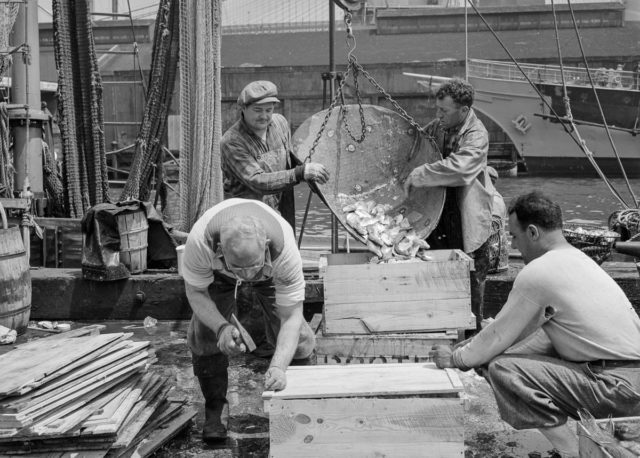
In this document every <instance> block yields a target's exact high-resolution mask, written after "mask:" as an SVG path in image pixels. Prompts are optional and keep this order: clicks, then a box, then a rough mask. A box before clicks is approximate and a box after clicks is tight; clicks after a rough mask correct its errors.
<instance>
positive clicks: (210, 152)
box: [180, 0, 224, 231]
mask: <svg viewBox="0 0 640 458" xmlns="http://www.w3.org/2000/svg"><path fill="white" fill-rule="evenodd" d="M220 4H221V2H220V1H219V0H216V1H211V0H180V82H181V84H180V99H181V105H180V113H181V116H182V119H181V123H182V132H181V137H180V220H181V221H180V228H181V230H185V231H188V230H189V229H190V228H191V226H192V225H193V223H195V221H196V220H197V219H198V218H199V217H200V216H201V215H202V214H203V213H204V212H205V211H206V210H208V209H209V208H210V207H211V206H213V205H214V204H217V203H218V202H221V201H222V200H223V197H224V196H223V190H222V167H221V158H220V138H221V137H222V119H221V118H222V116H221V88H220V37H221V30H222V24H221V6H220Z"/></svg>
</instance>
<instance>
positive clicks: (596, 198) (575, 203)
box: [296, 177, 640, 236]
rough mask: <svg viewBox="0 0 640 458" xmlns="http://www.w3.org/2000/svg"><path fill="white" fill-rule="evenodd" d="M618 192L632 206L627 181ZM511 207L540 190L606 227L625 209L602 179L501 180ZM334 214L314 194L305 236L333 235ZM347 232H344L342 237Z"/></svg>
mask: <svg viewBox="0 0 640 458" xmlns="http://www.w3.org/2000/svg"><path fill="white" fill-rule="evenodd" d="M611 182H612V184H613V186H614V188H615V189H617V190H618V192H619V193H620V194H621V195H622V197H623V198H624V199H625V200H626V201H627V203H629V204H631V202H632V199H631V197H630V195H629V192H628V191H627V187H626V184H625V182H624V180H623V179H621V178H620V179H612V180H611ZM630 184H631V188H632V189H633V192H634V193H636V197H640V178H636V179H632V180H630ZM496 187H497V189H498V191H499V192H500V194H502V196H503V197H504V200H505V202H506V203H507V205H508V204H509V202H510V201H511V199H513V198H514V197H516V196H517V195H519V194H524V193H526V192H530V191H534V190H540V191H542V192H544V193H546V194H547V195H549V197H551V198H552V199H554V200H555V201H556V202H558V203H559V204H560V207H561V208H562V214H563V217H564V220H565V221H570V220H576V219H579V220H584V221H583V222H585V221H587V222H591V223H593V224H599V225H606V224H607V219H608V218H609V215H611V214H612V213H613V212H614V211H617V210H622V209H624V207H623V206H622V204H620V203H619V201H618V200H617V199H616V198H615V197H614V195H613V194H612V193H611V192H610V191H609V189H608V188H607V187H606V185H605V184H604V181H602V180H601V179H599V178H557V177H554V178H547V177H514V178H500V179H499V180H498V182H497V183H496ZM308 195H309V190H308V188H307V186H304V185H300V186H298V187H297V189H296V227H297V228H298V230H299V228H300V227H301V224H302V218H303V216H304V211H305V207H306V204H307V197H308ZM330 216H331V212H330V211H329V210H328V209H327V207H326V206H325V205H324V204H323V203H322V201H321V200H320V198H319V197H318V196H316V195H313V197H312V200H311V206H310V208H309V215H308V217H307V223H306V226H305V230H304V234H305V235H309V236H330V235H331V218H330ZM343 231H344V230H341V232H340V233H341V234H342V233H343Z"/></svg>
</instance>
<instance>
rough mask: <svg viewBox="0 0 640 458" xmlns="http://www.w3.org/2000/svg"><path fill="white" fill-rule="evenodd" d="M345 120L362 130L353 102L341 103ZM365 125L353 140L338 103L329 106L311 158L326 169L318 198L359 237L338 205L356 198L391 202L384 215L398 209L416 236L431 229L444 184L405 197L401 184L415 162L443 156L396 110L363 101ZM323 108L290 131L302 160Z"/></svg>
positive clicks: (315, 134)
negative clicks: (344, 110) (328, 177)
mask: <svg viewBox="0 0 640 458" xmlns="http://www.w3.org/2000/svg"><path fill="white" fill-rule="evenodd" d="M346 108H347V115H346V119H347V121H348V125H349V127H350V130H351V132H353V134H354V136H355V137H356V138H360V135H361V129H362V128H361V123H360V114H359V111H358V106H357V105H346ZM362 108H363V111H364V119H365V125H366V136H365V139H364V141H362V142H361V143H357V142H356V141H354V140H353V139H352V138H351V137H350V135H349V133H348V132H347V130H346V128H345V125H344V121H345V119H344V116H343V114H342V113H341V110H340V107H335V108H333V110H332V112H331V116H330V117H329V119H328V122H327V125H326V127H325V129H324V130H323V132H322V135H321V137H320V140H319V142H318V145H317V147H316V149H315V151H314V152H313V154H312V157H311V161H312V162H319V163H321V164H323V165H324V166H325V167H327V169H328V170H329V171H330V173H331V178H330V179H329V181H328V182H327V183H325V184H324V185H318V186H317V187H318V191H319V195H320V198H321V199H322V200H323V201H324V203H325V204H326V205H327V206H328V207H329V209H330V210H331V211H332V212H333V213H334V214H335V215H336V217H337V218H338V219H339V220H340V222H341V223H342V225H343V226H344V227H345V228H346V229H347V230H348V231H349V233H350V234H351V235H352V236H353V237H355V238H356V239H357V240H360V241H361V242H365V241H364V239H363V237H362V236H361V235H360V234H358V233H357V232H356V231H355V230H354V229H353V228H351V227H350V226H349V225H348V224H347V223H346V215H345V214H344V212H343V211H342V208H343V207H344V206H345V205H347V204H349V203H353V202H356V201H359V200H374V201H375V202H376V203H377V204H390V205H391V207H392V210H390V211H388V212H387V214H389V215H391V216H395V215H397V214H398V213H401V214H403V215H404V216H405V217H406V218H408V219H409V222H410V223H411V225H412V227H413V228H414V229H415V230H416V232H417V234H418V236H419V237H421V238H423V239H424V238H426V237H427V236H428V235H429V234H430V233H431V232H432V231H433V229H434V228H435V226H436V224H437V223H438V220H439V218H440V214H441V213H442V207H443V205H444V197H445V188H443V187H435V188H417V189H414V190H413V191H412V192H411V195H410V197H409V199H405V197H404V192H403V188H402V184H403V183H404V180H405V179H406V177H407V176H408V175H409V173H410V172H411V171H412V170H413V169H414V168H415V167H417V166H419V165H421V164H424V163H431V162H434V161H437V160H439V159H441V158H442V156H441V154H440V152H439V151H438V150H437V148H436V147H435V146H434V145H433V144H432V143H431V142H430V141H429V140H428V139H427V138H426V137H424V136H423V135H422V134H420V133H419V132H418V131H417V130H416V129H414V128H413V127H412V126H411V124H410V123H409V122H408V121H407V120H405V119H404V118H402V117H401V116H400V115H399V114H398V113H396V112H395V111H391V110H389V109H387V108H383V107H379V106H375V105H363V106H362ZM326 114H327V110H324V111H321V112H319V113H316V114H314V115H313V116H311V117H310V118H308V119H307V120H305V121H304V122H303V123H302V125H301V126H300V127H299V128H298V129H297V130H296V131H295V133H294V135H293V142H292V143H293V149H294V153H295V154H296V156H297V157H298V158H299V159H300V160H301V161H304V160H305V159H306V158H307V157H308V156H309V151H310V150H311V146H312V145H313V142H314V140H315V139H316V137H317V134H318V132H319V131H320V128H321V125H322V122H323V121H324V119H325V116H326Z"/></svg>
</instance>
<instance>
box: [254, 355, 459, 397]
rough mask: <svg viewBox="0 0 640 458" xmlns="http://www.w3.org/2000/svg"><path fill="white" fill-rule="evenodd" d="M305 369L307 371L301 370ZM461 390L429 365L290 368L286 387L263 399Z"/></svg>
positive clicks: (440, 371) (452, 392)
mask: <svg viewBox="0 0 640 458" xmlns="http://www.w3.org/2000/svg"><path fill="white" fill-rule="evenodd" d="M304 367H307V369H302V368H304ZM460 391H462V389H461V388H459V387H453V386H452V384H451V381H450V379H449V377H448V375H447V373H446V372H445V371H443V370H441V369H438V368H436V366H435V364H433V363H424V364H410V363H401V364H365V365H357V366H290V367H289V368H288V369H287V387H286V388H285V389H284V390H282V391H275V392H274V391H265V392H264V393H263V395H262V397H263V399H269V398H272V397H274V398H280V399H300V398H305V399H307V398H335V397H343V396H400V395H402V396H408V395H428V394H441V393H450V394H451V395H452V396H457V393H459V392H460Z"/></svg>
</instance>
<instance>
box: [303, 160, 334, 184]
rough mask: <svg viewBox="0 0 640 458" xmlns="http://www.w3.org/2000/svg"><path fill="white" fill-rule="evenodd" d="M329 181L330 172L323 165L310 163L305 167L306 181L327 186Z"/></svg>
mask: <svg viewBox="0 0 640 458" xmlns="http://www.w3.org/2000/svg"><path fill="white" fill-rule="evenodd" d="M328 180H329V172H328V171H327V169H326V168H325V167H324V165H322V164H318V163H317V162H309V163H308V164H306V165H305V166H304V181H313V182H314V183H320V184H325V183H326V182H327V181H328Z"/></svg>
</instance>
